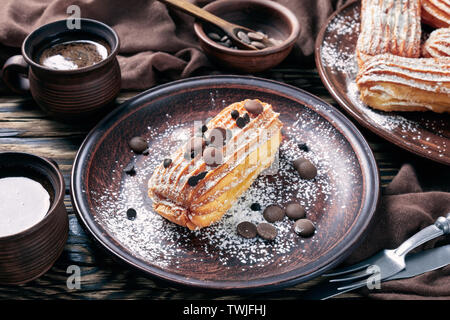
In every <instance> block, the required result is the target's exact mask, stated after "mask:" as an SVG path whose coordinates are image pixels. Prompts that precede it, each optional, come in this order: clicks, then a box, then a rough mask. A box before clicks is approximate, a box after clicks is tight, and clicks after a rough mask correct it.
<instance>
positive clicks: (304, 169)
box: [293, 158, 317, 180]
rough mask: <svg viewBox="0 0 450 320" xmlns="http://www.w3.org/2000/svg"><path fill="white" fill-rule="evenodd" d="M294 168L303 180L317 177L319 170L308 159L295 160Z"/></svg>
mask: <svg viewBox="0 0 450 320" xmlns="http://www.w3.org/2000/svg"><path fill="white" fill-rule="evenodd" d="M293 164H294V168H295V169H296V170H297V171H298V173H299V174H300V177H302V178H303V179H307V180H311V179H314V178H315V177H316V175H317V168H316V167H315V166H314V164H313V163H312V162H311V161H309V160H308V159H306V158H298V159H296V160H294V163H293Z"/></svg>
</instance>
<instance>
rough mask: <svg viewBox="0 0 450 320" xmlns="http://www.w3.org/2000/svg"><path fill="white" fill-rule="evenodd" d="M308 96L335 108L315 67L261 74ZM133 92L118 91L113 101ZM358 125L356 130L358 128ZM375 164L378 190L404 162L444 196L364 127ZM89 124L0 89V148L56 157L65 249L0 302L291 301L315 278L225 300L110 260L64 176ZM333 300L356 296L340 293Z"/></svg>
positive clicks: (441, 177) (436, 186)
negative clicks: (72, 272)
mask: <svg viewBox="0 0 450 320" xmlns="http://www.w3.org/2000/svg"><path fill="white" fill-rule="evenodd" d="M259 76H263V77H266V78H270V79H274V80H278V81H282V82H285V83H288V84H291V85H294V86H296V87H299V88H301V89H304V90H307V91H309V92H311V93H312V94H315V95H317V96H319V97H320V98H322V99H323V100H325V101H327V102H329V103H331V104H333V105H335V106H337V104H336V102H335V101H334V100H333V99H332V98H331V97H330V95H329V93H328V92H327V90H326V89H325V88H324V86H323V85H322V82H321V80H320V78H319V76H318V74H317V71H316V70H315V69H298V67H297V68H292V67H280V68H276V69H273V70H271V71H270V72H267V73H264V74H262V75H259ZM138 93H139V92H130V91H124V92H122V93H121V94H120V96H119V97H118V99H117V103H121V102H123V101H125V100H127V99H129V98H131V97H133V96H134V95H136V94H138ZM358 127H359V126H358ZM359 128H360V130H361V131H362V132H363V134H364V136H365V137H366V138H367V140H368V142H369V144H370V146H371V148H372V150H373V152H374V154H375V158H376V160H377V164H378V167H379V170H380V176H381V183H382V186H383V187H384V186H386V185H387V184H388V183H389V182H390V181H391V180H392V179H393V177H394V176H395V175H396V173H397V172H398V170H399V168H400V166H401V165H402V164H403V163H405V162H409V163H412V164H413V165H414V166H415V167H416V169H417V171H418V175H419V180H420V182H421V184H422V186H423V188H424V190H441V191H450V170H449V168H448V167H445V166H442V165H439V164H436V163H433V162H430V161H428V160H424V159H421V158H418V157H416V156H414V155H412V154H410V153H407V152H404V151H402V150H401V149H399V148H397V147H395V146H393V145H391V144H389V143H388V142H386V141H384V140H382V139H380V138H378V137H377V136H375V135H374V134H372V133H370V132H369V131H367V130H366V129H364V128H361V127H359ZM89 129H90V126H88V125H83V124H78V125H69V124H63V123H60V122H57V121H54V120H52V119H50V118H49V117H47V116H46V115H45V114H44V113H43V112H42V111H40V110H39V109H38V108H37V106H36V104H35V103H34V102H33V100H32V99H31V98H30V97H21V96H17V95H12V94H11V93H8V92H7V91H5V90H1V89H0V151H20V152H30V153H34V154H37V155H40V156H45V157H50V158H52V159H54V160H56V161H57V162H58V164H59V167H60V169H61V170H62V172H63V174H64V178H65V182H66V197H65V204H66V206H67V209H68V212H69V223H70V233H69V239H68V241H67V244H66V247H65V249H64V251H63V253H62V255H61V257H60V258H59V259H58V261H57V262H56V264H55V265H54V266H53V268H52V269H51V270H50V271H49V272H47V273H46V274H45V275H44V276H42V277H41V278H39V279H38V280H35V281H32V282H31V283H28V284H27V285H22V286H9V287H6V286H4V287H2V286H0V299H35V298H40V299H228V298H232V299H244V298H252V299H283V300H286V299H298V298H300V297H301V292H302V291H304V290H307V288H309V287H311V286H312V285H314V284H316V283H317V282H318V281H319V280H312V281H310V282H308V283H304V284H300V285H297V286H295V287H291V288H287V289H284V290H282V291H278V292H273V293H269V294H267V293H266V294H264V295H226V294H221V293H217V292H213V293H211V292H202V291H198V290H192V289H188V288H184V287H182V288H180V287H178V288H176V287H173V286H171V285H170V284H168V283H166V282H162V281H161V280H158V279H154V278H150V277H147V276H145V275H143V274H142V273H140V272H138V271H135V270H133V269H131V267H128V266H126V265H123V264H122V263H121V262H119V261H115V260H114V259H112V258H111V256H110V255H108V254H107V253H106V252H105V251H104V250H103V249H102V248H100V247H98V246H97V245H96V244H95V243H94V242H93V241H92V240H91V239H90V237H89V235H88V234H86V233H85V232H84V231H83V229H82V227H81V225H80V224H79V223H78V221H77V218H76V216H75V214H74V212H73V208H72V205H71V202H70V196H69V180H70V179H69V178H70V171H71V168H72V163H73V160H74V157H75V154H76V152H77V150H78V148H79V146H80V144H81V143H82V141H83V139H84V137H85V136H86V134H87V132H88V131H89ZM71 265H77V266H79V267H80V268H81V276H82V278H81V288H80V289H68V288H67V285H66V281H67V278H68V276H69V274H68V273H67V268H68V267H69V266H71ZM341 297H346V298H349V297H359V295H358V294H355V293H352V294H346V295H342V296H341Z"/></svg>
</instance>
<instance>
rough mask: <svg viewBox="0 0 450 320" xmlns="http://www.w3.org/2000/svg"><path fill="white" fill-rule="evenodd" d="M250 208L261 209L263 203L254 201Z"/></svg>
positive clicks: (253, 209)
mask: <svg viewBox="0 0 450 320" xmlns="http://www.w3.org/2000/svg"><path fill="white" fill-rule="evenodd" d="M250 209H252V211H260V210H261V205H260V204H259V203H258V202H255V203H252V205H251V206H250Z"/></svg>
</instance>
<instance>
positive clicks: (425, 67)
mask: <svg viewBox="0 0 450 320" xmlns="http://www.w3.org/2000/svg"><path fill="white" fill-rule="evenodd" d="M356 84H357V86H358V88H359V91H360V93H361V100H362V101H363V102H364V103H366V104H368V105H369V106H371V107H373V108H375V109H379V110H383V111H427V110H432V111H434V112H438V113H443V112H450V58H418V59H417V58H405V57H399V56H395V55H391V54H382V55H379V56H375V57H373V58H372V59H371V60H369V61H367V62H366V64H365V65H364V68H363V69H361V70H360V71H359V73H358V76H357V78H356Z"/></svg>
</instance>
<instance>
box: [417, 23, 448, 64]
mask: <svg viewBox="0 0 450 320" xmlns="http://www.w3.org/2000/svg"><path fill="white" fill-rule="evenodd" d="M422 55H423V56H424V57H425V58H441V57H450V28H441V29H436V30H434V31H433V32H432V33H431V34H430V37H429V38H428V39H427V41H425V43H424V44H423V46H422Z"/></svg>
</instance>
